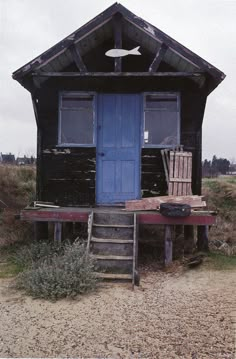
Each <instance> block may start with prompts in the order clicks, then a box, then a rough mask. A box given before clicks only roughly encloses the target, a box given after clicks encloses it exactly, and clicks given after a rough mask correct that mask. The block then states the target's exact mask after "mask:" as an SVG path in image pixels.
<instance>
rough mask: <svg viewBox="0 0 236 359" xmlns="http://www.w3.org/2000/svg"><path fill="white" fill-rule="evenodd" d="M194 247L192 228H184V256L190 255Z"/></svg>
mask: <svg viewBox="0 0 236 359" xmlns="http://www.w3.org/2000/svg"><path fill="white" fill-rule="evenodd" d="M194 246H195V244H194V227H193V226H184V254H192V253H193V250H194Z"/></svg>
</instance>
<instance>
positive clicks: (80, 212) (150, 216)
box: [20, 207, 216, 225]
mask: <svg viewBox="0 0 236 359" xmlns="http://www.w3.org/2000/svg"><path fill="white" fill-rule="evenodd" d="M131 212H132V211H131ZM89 213H91V209H89V208H87V209H86V208H78V209H74V208H73V209H71V208H68V207H60V208H58V209H46V208H45V209H30V210H29V209H25V210H22V211H21V212H20V219H21V220H24V221H32V222H44V221H46V222H81V223H83V222H86V223H87V222H88V216H89ZM137 218H138V223H140V224H171V225H172V224H173V225H178V224H184V225H212V224H215V223H216V216H212V215H210V214H200V215H198V214H195V213H194V214H191V215H190V216H188V217H165V216H162V215H161V214H160V213H158V212H157V211H156V212H142V213H138V214H137Z"/></svg>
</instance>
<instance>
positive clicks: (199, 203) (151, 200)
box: [125, 195, 206, 211]
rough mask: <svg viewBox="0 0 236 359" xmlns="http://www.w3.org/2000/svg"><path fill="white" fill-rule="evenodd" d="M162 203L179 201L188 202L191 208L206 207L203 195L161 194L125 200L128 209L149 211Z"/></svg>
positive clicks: (181, 202)
mask: <svg viewBox="0 0 236 359" xmlns="http://www.w3.org/2000/svg"><path fill="white" fill-rule="evenodd" d="M161 203H179V204H188V205H190V206H191V208H202V207H206V202H205V201H203V196H197V195H193V196H159V197H148V198H143V199H141V200H132V201H126V202H125V209H126V210H127V211H147V210H157V209H159V208H160V205H161Z"/></svg>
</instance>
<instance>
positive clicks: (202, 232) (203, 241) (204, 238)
mask: <svg viewBox="0 0 236 359" xmlns="http://www.w3.org/2000/svg"><path fill="white" fill-rule="evenodd" d="M197 249H198V251H200V252H208V251H209V243H208V226H198V227H197Z"/></svg>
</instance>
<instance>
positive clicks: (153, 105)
mask: <svg viewBox="0 0 236 359" xmlns="http://www.w3.org/2000/svg"><path fill="white" fill-rule="evenodd" d="M145 107H146V108H147V109H156V110H162V111H177V101H176V98H161V97H155V96H152V95H147V96H146V106H145Z"/></svg>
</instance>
